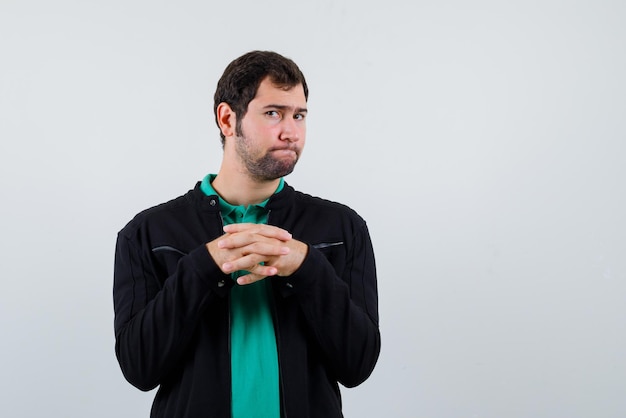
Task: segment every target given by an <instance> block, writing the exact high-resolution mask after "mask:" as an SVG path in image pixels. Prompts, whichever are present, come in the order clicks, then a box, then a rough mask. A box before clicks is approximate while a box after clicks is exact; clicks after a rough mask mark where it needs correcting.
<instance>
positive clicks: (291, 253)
mask: <svg viewBox="0 0 626 418" xmlns="http://www.w3.org/2000/svg"><path fill="white" fill-rule="evenodd" d="M224 232H226V234H225V235H223V236H221V237H219V238H217V239H215V240H213V241H211V242H209V243H208V244H206V246H207V249H208V251H209V253H210V254H211V256H212V257H213V259H214V260H215V262H216V263H217V265H218V266H220V269H221V270H222V271H223V272H224V273H227V274H228V273H232V272H235V271H238V270H246V271H248V272H249V273H250V274H247V275H245V276H241V277H239V278H238V279H237V283H239V284H241V285H243V284H250V283H253V282H256V281H258V280H261V279H264V278H265V277H268V276H274V275H279V276H289V275H291V274H293V273H294V272H295V271H296V270H297V269H298V267H300V265H301V264H302V261H303V260H304V257H305V256H306V253H307V251H308V247H307V245H306V244H304V243H302V242H300V241H298V240H294V239H292V238H291V234H290V233H289V232H287V231H285V230H284V229H281V228H278V227H275V226H271V225H264V224H249V223H245V224H231V225H227V226H225V227H224ZM261 263H263V264H261Z"/></svg>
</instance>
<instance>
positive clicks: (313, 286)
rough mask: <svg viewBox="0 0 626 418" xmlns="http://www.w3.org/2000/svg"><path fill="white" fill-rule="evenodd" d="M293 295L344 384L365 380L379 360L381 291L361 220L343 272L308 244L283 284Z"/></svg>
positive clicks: (286, 290) (359, 382) (365, 230)
mask: <svg viewBox="0 0 626 418" xmlns="http://www.w3.org/2000/svg"><path fill="white" fill-rule="evenodd" d="M283 285H284V287H283V295H284V296H286V295H287V294H289V293H293V294H294V295H295V296H296V297H297V298H298V301H299V303H300V306H301V307H302V310H303V312H304V316H305V318H306V321H307V323H308V324H309V326H310V328H311V330H312V331H313V335H314V336H315V338H316V340H317V341H318V343H319V346H320V347H321V349H322V351H323V352H324V354H325V356H326V358H327V361H328V364H329V366H330V367H331V369H332V371H333V372H334V373H335V376H336V378H337V380H338V381H339V382H340V383H341V384H343V385H344V386H346V387H354V386H357V385H359V384H361V383H362V382H363V381H365V380H366V379H367V378H368V377H369V376H370V374H371V373H372V371H373V370H374V366H375V365H376V362H377V360H378V355H379V353H380V332H379V327H378V291H377V283H376V266H375V261H374V253H373V249H372V244H371V240H370V236H369V232H368V230H367V226H366V225H365V224H363V225H362V226H361V228H360V229H358V230H357V231H356V233H355V235H354V237H353V241H352V245H351V247H350V248H349V249H348V254H347V263H346V267H345V269H344V271H343V272H342V273H341V276H338V274H337V272H336V271H335V269H334V267H333V266H332V264H331V263H330V262H329V261H328V260H327V259H326V257H325V256H324V255H323V254H322V252H321V251H320V250H318V249H316V248H313V247H312V246H310V245H309V252H308V254H307V256H306V258H305V260H304V262H303V264H302V265H301V266H300V268H299V269H298V270H297V271H296V272H295V273H294V274H293V275H292V276H290V277H287V278H285V280H284V283H283Z"/></svg>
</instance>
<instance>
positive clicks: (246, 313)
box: [200, 174, 284, 418]
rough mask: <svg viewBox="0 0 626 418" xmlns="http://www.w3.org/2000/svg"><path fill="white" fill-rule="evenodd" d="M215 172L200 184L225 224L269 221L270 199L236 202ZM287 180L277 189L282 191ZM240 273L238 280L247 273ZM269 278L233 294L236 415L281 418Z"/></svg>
mask: <svg viewBox="0 0 626 418" xmlns="http://www.w3.org/2000/svg"><path fill="white" fill-rule="evenodd" d="M215 177H216V175H215V174H209V175H207V176H206V177H205V178H204V179H203V180H202V183H201V185H200V187H201V189H202V191H203V192H204V193H205V194H206V195H217V196H218V197H219V200H220V211H221V214H222V219H223V220H224V225H228V224H232V223H257V224H261V223H262V224H266V223H267V218H268V214H269V211H268V210H267V209H265V205H266V204H267V201H268V200H269V199H267V200H266V201H264V202H262V203H260V204H258V205H248V206H247V207H246V206H243V205H241V206H234V205H231V204H230V203H228V202H227V201H225V200H224V199H222V197H221V196H219V195H218V194H217V192H216V191H215V189H213V186H211V182H213V180H214V179H215ZM283 186H284V180H283V179H280V184H279V185H278V188H277V189H276V193H278V192H279V191H281V190H282V188H283ZM247 273H248V272H246V271H237V272H235V273H233V274H232V275H231V276H232V278H233V280H236V279H237V278H238V277H239V276H243V275H245V274H247ZM270 298H271V292H270V282H269V281H268V280H260V281H258V282H255V283H252V284H249V285H245V286H239V285H238V284H236V283H235V286H234V287H233V288H232V290H231V293H230V347H231V349H230V350H231V353H230V363H231V375H232V392H231V398H232V399H231V401H232V402H231V403H232V417H233V418H249V417H263V418H280V392H279V382H278V351H277V349H276V335H275V332H274V322H273V319H272V310H271V305H270Z"/></svg>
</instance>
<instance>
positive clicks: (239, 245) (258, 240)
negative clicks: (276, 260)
mask: <svg viewBox="0 0 626 418" xmlns="http://www.w3.org/2000/svg"><path fill="white" fill-rule="evenodd" d="M217 246H218V248H220V249H225V250H228V249H230V250H232V249H238V250H239V251H240V252H241V253H242V254H250V253H257V254H264V255H285V254H288V253H289V247H288V246H286V245H285V242H284V241H280V240H277V239H273V238H272V239H270V238H265V237H263V236H260V235H252V236H249V235H248V234H245V233H241V234H234V235H227V236H225V237H223V238H221V239H220V240H219V241H218V243H217Z"/></svg>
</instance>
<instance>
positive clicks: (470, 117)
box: [0, 0, 626, 418]
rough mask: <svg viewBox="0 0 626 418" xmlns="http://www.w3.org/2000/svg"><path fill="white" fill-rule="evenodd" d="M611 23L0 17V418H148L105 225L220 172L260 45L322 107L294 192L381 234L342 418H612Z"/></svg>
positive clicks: (173, 9) (614, 145)
mask: <svg viewBox="0 0 626 418" xmlns="http://www.w3.org/2000/svg"><path fill="white" fill-rule="evenodd" d="M625 5H626V3H624V2H623V1H609V0H594V1H592V0H580V1H556V0H543V1H532V0H530V1H529V0H525V1H521V0H515V1H480V0H479V1H473V2H465V1H460V0H457V1H428V2H426V1H415V2H410V1H401V0H388V1H382V2H372V1H365V2H364V1H358V0H341V1H330V0H322V1H308V2H304V1H302V2H275V1H265V2H262V1H251V0H242V1H237V2H219V3H217V2H215V3H214V2H210V1H199V0H198V1H179V2H164V1H132V0H130V1H98V2H96V1H78V0H76V1H71V0H57V1H43V0H42V1H23V0H21V1H17V0H16V1H13V0H0V140H1V142H0V185H1V194H2V204H1V205H0V232H1V235H0V236H1V238H2V239H1V241H0V261H1V267H2V273H1V277H2V291H1V292H0V327H1V329H0V331H1V337H0V370H1V371H2V379H0V397H1V400H0V416H2V417H11V418H17V417H43V416H54V417H77V418H83V417H122V418H125V417H129V418H130V417H146V416H148V411H149V407H150V403H151V400H152V397H153V395H154V394H153V393H147V394H145V393H142V392H140V391H138V390H136V389H134V388H133V387H132V386H130V385H129V384H127V383H126V382H125V380H124V379H123V377H122V374H121V372H120V371H119V368H118V366H117V363H116V360H115V356H114V350H113V348H114V347H113V346H114V338H113V326H112V321H113V310H112V300H111V299H112V298H111V290H112V267H113V251H114V245H115V238H116V233H117V231H118V230H119V229H121V228H122V227H123V226H124V225H125V223H126V222H127V221H129V220H130V219H131V218H132V216H134V214H135V213H137V212H139V211H140V210H142V209H144V208H146V207H149V206H152V205H154V204H157V203H160V202H162V201H165V200H168V199H170V198H172V197H175V196H177V195H180V194H182V193H184V192H185V191H186V190H188V189H189V188H191V187H193V185H194V183H195V182H196V181H197V180H199V179H200V178H202V177H203V176H204V175H205V174H206V173H208V172H215V171H216V170H217V169H218V168H219V162H220V160H221V148H220V144H219V136H218V130H217V128H216V127H215V125H214V122H213V115H212V106H213V103H212V95H213V92H214V88H215V84H216V82H217V80H218V78H219V76H220V75H221V73H222V71H223V69H224V67H225V66H226V65H227V64H228V63H229V62H230V61H231V60H232V59H234V58H235V57H237V56H239V55H241V54H243V53H245V52H247V51H249V50H251V49H270V50H275V51H278V52H280V53H282V54H284V55H286V56H289V57H291V58H293V59H294V60H295V61H296V62H297V63H298V64H299V65H300V67H301V68H302V70H303V71H304V73H305V75H306V76H307V80H308V83H309V86H310V89H311V95H310V100H309V111H310V113H309V119H308V131H309V132H308V143H307V149H306V151H305V153H304V156H303V159H302V160H301V162H300V164H299V166H298V167H297V169H296V173H294V174H292V175H291V176H289V177H288V179H287V181H288V182H289V183H290V184H292V185H294V186H295V187H296V188H298V189H300V190H303V191H306V192H309V193H312V194H316V195H321V196H323V197H326V198H330V199H333V200H338V201H341V202H343V203H346V204H348V205H350V206H351V207H353V208H354V209H356V210H357V211H358V212H359V213H360V214H361V215H362V216H364V217H365V218H366V219H367V221H368V224H369V226H370V230H371V234H372V238H373V240H374V246H375V251H376V256H377V263H378V269H379V272H378V273H379V292H380V313H381V329H382V336H383V349H382V353H381V358H380V361H379V363H378V366H377V368H376V370H375V371H374V373H373V375H372V376H371V378H370V379H369V380H368V381H367V382H366V383H364V384H363V385H362V386H360V387H358V388H356V389H351V390H344V391H343V392H344V404H345V405H344V412H345V414H346V416H348V417H408V418H413V417H420V418H422V417H423V418H465V417H468V418H499V417H505V418H518V417H519V418H521V417H533V418H538V417H568V418H578V417H580V418H583V417H594V418H595V417H602V418H609V417H610V418H613V417H615V418H617V417H624V416H626V360H625V358H626V354H625V353H626V335H625V332H624V331H625V325H624V324H625V322H626V303H625V302H626V301H625V299H626V230H625V229H626V228H625V227H626V221H625V220H624V216H625V215H624V214H625V213H626V190H625V185H624V180H625V178H626V161H625V151H626V143H625V141H626V121H625V120H626V118H625V116H626V82H625V75H626V52H625V51H626V24H625V22H626V6H625Z"/></svg>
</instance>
